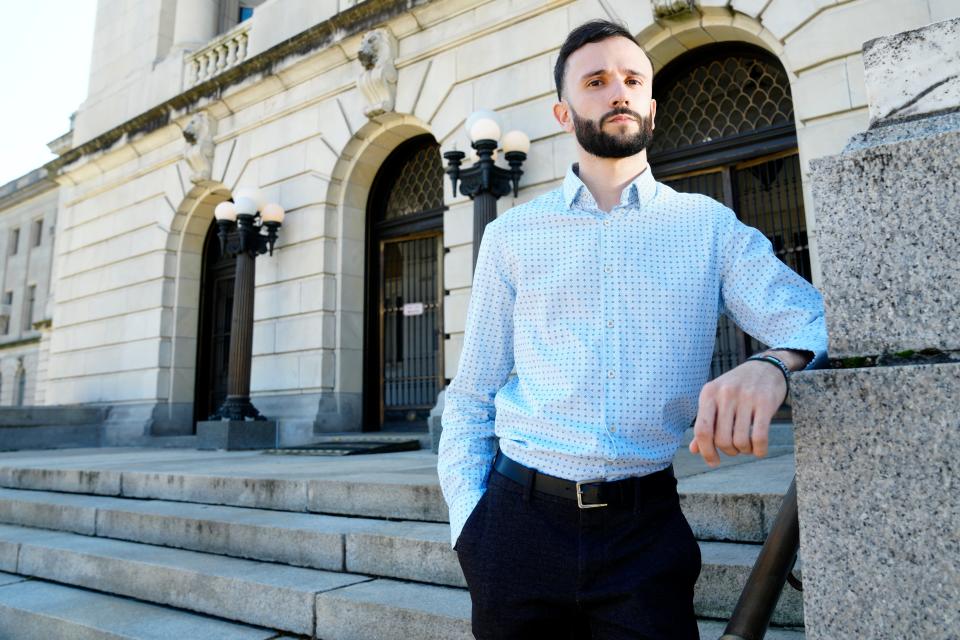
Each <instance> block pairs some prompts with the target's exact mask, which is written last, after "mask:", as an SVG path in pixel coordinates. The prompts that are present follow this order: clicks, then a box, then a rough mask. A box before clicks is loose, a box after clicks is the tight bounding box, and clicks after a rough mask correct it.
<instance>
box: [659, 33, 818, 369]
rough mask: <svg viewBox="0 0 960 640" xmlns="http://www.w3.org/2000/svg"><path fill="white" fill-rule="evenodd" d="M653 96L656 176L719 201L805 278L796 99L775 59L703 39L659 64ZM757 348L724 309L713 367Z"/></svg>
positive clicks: (734, 362)
mask: <svg viewBox="0 0 960 640" xmlns="http://www.w3.org/2000/svg"><path fill="white" fill-rule="evenodd" d="M653 97H654V98H655V99H656V101H657V115H656V129H655V130H654V141H653V143H652V144H651V146H650V150H649V160H650V165H651V166H652V167H653V171H654V174H655V175H656V176H657V179H658V180H660V181H662V182H664V183H666V184H668V185H670V186H671V187H673V188H674V189H676V190H677V191H684V192H696V193H703V194H706V195H708V196H710V197H712V198H714V199H716V200H718V201H720V202H722V203H724V204H725V205H727V206H728V207H730V208H731V209H733V210H734V211H735V212H736V214H737V217H738V218H739V219H740V220H741V221H743V222H744V223H745V224H748V225H750V226H753V227H756V228H758V229H760V231H762V232H763V233H764V235H766V236H767V238H768V239H769V240H770V242H771V244H772V246H773V249H774V252H775V253H776V254H777V256H778V257H779V258H780V259H781V260H783V261H784V262H785V263H786V264H787V265H789V266H790V267H791V268H792V269H794V270H795V271H797V272H798V273H799V274H800V275H802V276H803V277H805V278H807V279H808V280H809V279H810V277H811V274H810V257H809V252H808V245H807V231H806V219H805V216H804V209H803V188H802V185H801V181H800V161H799V155H798V151H797V135H796V128H795V125H794V113H793V101H792V98H791V94H790V82H789V78H788V77H787V73H786V71H784V69H783V67H782V66H781V64H780V62H779V61H778V60H777V59H776V58H775V57H774V56H772V55H771V54H769V53H768V52H766V51H764V50H762V49H760V48H758V47H754V46H751V45H746V44H741V43H732V44H731V43H724V44H717V45H710V46H705V47H701V48H698V49H694V50H693V51H690V52H688V53H686V54H684V55H683V56H681V57H679V58H677V59H676V60H674V61H673V62H671V63H670V64H668V65H667V66H666V67H664V69H663V70H662V71H661V72H660V73H658V74H657V76H656V77H655V78H654V81H653ZM763 349H766V345H763V344H761V343H760V342H759V341H757V340H754V339H753V338H752V337H750V336H747V335H746V334H744V333H743V332H742V331H740V330H739V329H738V328H737V327H736V325H734V324H733V322H731V321H730V320H729V319H728V318H726V317H723V318H721V320H720V324H719V326H718V330H717V345H716V350H715V351H714V358H713V365H712V368H711V369H712V370H711V373H712V375H713V377H716V376H718V375H720V374H722V373H724V372H725V371H728V370H730V369H732V368H734V367H735V366H737V365H739V364H740V363H741V362H743V361H744V360H745V359H746V358H747V357H748V356H749V355H751V354H753V353H756V352H758V351H762V350H763Z"/></svg>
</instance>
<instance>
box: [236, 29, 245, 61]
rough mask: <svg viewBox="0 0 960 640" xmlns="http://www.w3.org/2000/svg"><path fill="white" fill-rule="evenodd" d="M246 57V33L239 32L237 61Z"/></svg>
mask: <svg viewBox="0 0 960 640" xmlns="http://www.w3.org/2000/svg"><path fill="white" fill-rule="evenodd" d="M246 59H247V34H246V33H241V34H239V35H238V36H237V62H243V61H244V60H246Z"/></svg>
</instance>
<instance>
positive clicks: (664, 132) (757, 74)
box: [650, 49, 793, 155]
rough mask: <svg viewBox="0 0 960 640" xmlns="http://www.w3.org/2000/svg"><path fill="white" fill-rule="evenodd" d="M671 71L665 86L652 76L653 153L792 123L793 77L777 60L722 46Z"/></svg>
mask: <svg viewBox="0 0 960 640" xmlns="http://www.w3.org/2000/svg"><path fill="white" fill-rule="evenodd" d="M670 76H672V77H670ZM670 76H668V77H667V78H664V79H663V82H664V85H663V86H662V88H659V89H656V86H657V81H655V82H654V87H655V90H656V96H655V97H656V98H657V116H656V125H657V128H656V131H655V135H654V140H653V144H651V146H650V153H651V155H653V154H657V153H662V152H665V151H669V150H676V149H681V148H684V147H689V146H693V145H698V144H703V143H707V142H713V141H716V140H720V139H721V138H729V137H732V136H736V135H738V134H743V133H751V132H755V131H758V130H762V129H766V128H768V127H772V126H776V125H780V124H785V123H786V124H791V125H792V124H793V101H792V99H791V97H790V82H789V79H788V78H787V74H786V72H784V71H783V69H782V68H781V67H780V65H779V64H777V63H776V61H774V60H769V59H766V58H762V57H758V56H757V55H754V54H752V53H746V52H744V53H737V54H733V55H730V54H728V53H726V52H725V51H724V50H723V49H719V50H718V51H717V55H716V56H715V57H711V58H706V59H703V60H702V61H701V62H700V64H698V65H695V66H692V67H687V68H686V69H684V70H683V71H682V72H679V73H675V74H670ZM658 80H659V78H658Z"/></svg>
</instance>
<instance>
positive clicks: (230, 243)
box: [197, 189, 284, 449]
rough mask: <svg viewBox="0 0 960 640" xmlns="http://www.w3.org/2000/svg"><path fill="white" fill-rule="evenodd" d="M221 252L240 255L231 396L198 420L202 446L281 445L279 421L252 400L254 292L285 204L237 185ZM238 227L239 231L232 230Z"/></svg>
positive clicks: (222, 210)
mask: <svg viewBox="0 0 960 640" xmlns="http://www.w3.org/2000/svg"><path fill="white" fill-rule="evenodd" d="M214 217H215V218H216V219H217V226H218V227H219V233H218V234H217V235H218V237H219V239H220V251H221V252H223V253H226V254H229V255H231V256H234V257H235V258H236V260H237V271H236V279H235V280H234V285H233V311H232V314H233V315H232V318H231V321H230V322H231V324H230V360H229V365H228V370H227V398H226V400H224V402H223V404H222V405H221V406H220V408H219V409H217V411H216V413H214V414H213V415H211V416H210V417H209V418H208V419H207V420H206V421H204V422H200V423H199V424H198V425H197V435H198V436H199V441H200V446H201V448H204V449H207V448H217V449H257V448H264V447H273V446H275V445H276V439H277V431H276V430H277V425H276V423H275V422H272V421H267V419H266V418H265V417H264V416H263V415H261V414H260V412H259V411H257V408H256V407H254V406H253V403H252V402H250V365H251V361H252V358H253V297H254V281H255V275H256V258H257V256H258V255H261V254H264V253H267V252H269V253H270V255H273V247H274V244H275V243H276V241H277V231H278V230H279V229H280V226H281V225H282V224H283V217H284V211H283V207H281V206H280V205H279V204H276V203H268V202H267V201H266V199H265V198H264V197H263V194H262V193H261V192H260V191H259V190H257V189H237V191H236V193H235V194H234V197H233V201H232V202H231V201H229V200H228V201H226V202H221V203H220V204H218V205H217V207H216V209H215V210H214ZM234 228H236V233H231V232H232V231H233V230H234Z"/></svg>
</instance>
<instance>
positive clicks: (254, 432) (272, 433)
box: [197, 420, 278, 451]
mask: <svg viewBox="0 0 960 640" xmlns="http://www.w3.org/2000/svg"><path fill="white" fill-rule="evenodd" d="M277 436H278V433H277V423H276V422H274V421H273V420H205V421H203V422H198V423H197V448H198V449H224V450H226V451H240V450H245V449H275V448H276V447H277Z"/></svg>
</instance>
